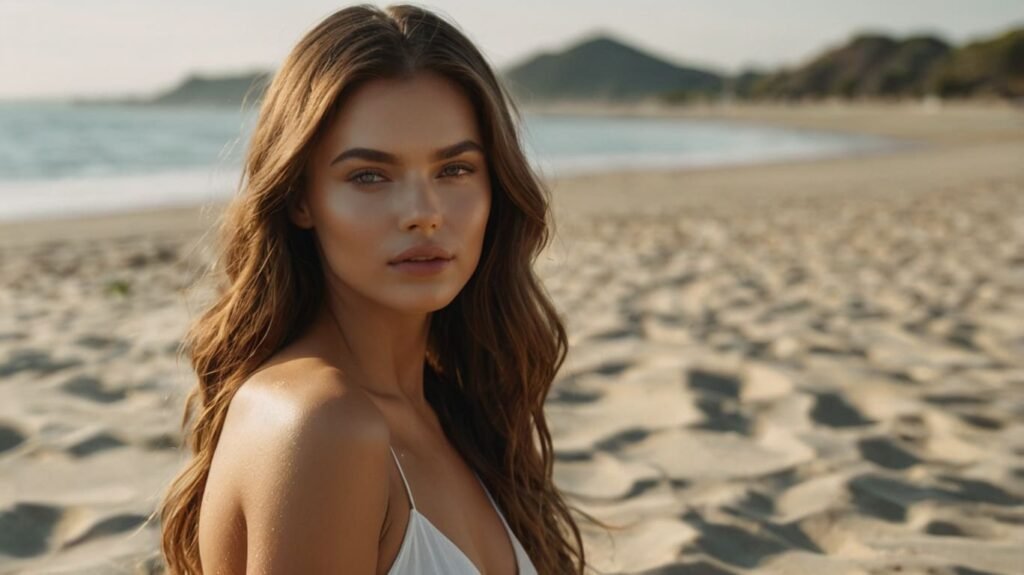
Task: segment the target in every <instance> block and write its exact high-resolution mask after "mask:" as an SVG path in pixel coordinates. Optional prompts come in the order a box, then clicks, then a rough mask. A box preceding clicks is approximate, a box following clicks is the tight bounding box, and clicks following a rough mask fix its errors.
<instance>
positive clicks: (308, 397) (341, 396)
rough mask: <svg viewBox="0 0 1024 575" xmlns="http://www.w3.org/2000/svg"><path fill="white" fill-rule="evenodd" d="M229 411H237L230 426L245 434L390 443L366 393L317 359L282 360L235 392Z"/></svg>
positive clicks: (376, 411) (248, 380) (378, 413)
mask: <svg viewBox="0 0 1024 575" xmlns="http://www.w3.org/2000/svg"><path fill="white" fill-rule="evenodd" d="M229 411H236V412H237V416H236V418H235V419H236V421H234V422H232V423H235V424H237V427H239V428H242V429H246V430H247V431H248V432H253V431H257V429H258V431H257V433H260V434H265V433H272V434H286V435H289V436H291V437H292V438H293V439H297V438H307V439H310V440H313V439H317V437H316V436H317V435H324V437H322V439H323V440H346V439H349V440H355V439H360V440H376V441H378V442H380V443H382V444H383V445H388V444H389V440H390V437H389V435H390V434H389V431H388V425H387V422H386V420H385V418H384V416H383V414H382V413H381V412H380V410H379V409H378V408H377V406H376V404H374V402H373V401H372V400H371V399H370V397H369V396H368V395H367V394H366V392H364V391H363V390H362V389H361V388H360V387H359V386H358V385H354V384H353V383H352V382H350V381H347V379H346V377H345V376H344V375H343V374H342V373H341V371H340V370H338V369H337V368H335V367H333V366H331V365H329V364H328V363H326V362H324V361H323V360H321V359H319V358H316V357H299V358H291V359H285V360H283V361H278V362H275V363H273V364H270V365H268V366H267V367H264V368H263V369H260V370H258V371H257V372H256V373H254V374H253V375H252V376H250V377H249V378H248V379H247V380H246V381H245V382H244V383H243V384H242V385H241V387H240V388H239V389H238V391H237V392H236V394H235V397H234V398H233V399H232V406H231V408H230V410H229ZM228 418H229V419H230V418H231V414H230V413H229V416H228ZM227 425H228V422H227V421H225V427H227Z"/></svg>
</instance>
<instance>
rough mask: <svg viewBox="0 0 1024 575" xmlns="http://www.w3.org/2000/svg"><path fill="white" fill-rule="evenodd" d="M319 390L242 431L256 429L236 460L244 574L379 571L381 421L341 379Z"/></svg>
mask: <svg viewBox="0 0 1024 575" xmlns="http://www.w3.org/2000/svg"><path fill="white" fill-rule="evenodd" d="M314 389H316V387H314ZM319 389H321V390H328V391H325V392H315V393H304V394H303V399H300V400H289V401H288V403H289V404H290V405H288V406H287V407H285V408H283V409H282V408H281V406H280V405H278V406H277V407H274V408H272V409H271V411H270V412H268V413H265V414H263V417H262V420H260V419H257V420H256V421H257V423H256V425H255V426H247V427H248V428H249V429H256V430H257V431H256V432H254V433H253V437H251V438H250V439H251V441H247V443H248V444H249V445H250V446H251V450H250V451H249V453H250V454H251V456H250V460H249V461H248V462H243V463H242V465H244V466H245V467H246V468H247V471H246V473H245V474H244V477H243V479H242V484H243V485H244V486H245V487H244V488H243V494H242V507H243V510H244V513H245V519H246V524H247V527H248V529H247V548H248V553H247V555H248V557H247V562H246V573H247V575H283V574H292V573H303V574H309V575H319V574H323V575H328V574H329V575H338V574H341V573H345V574H353V575H362V574H366V575H372V574H373V573H375V571H376V565H377V547H378V544H379V536H380V533H381V527H382V525H383V522H384V514H385V509H386V506H387V498H388V464H389V462H390V461H389V458H390V455H389V453H388V449H389V445H390V435H389V432H388V427H387V423H386V422H385V420H384V418H383V416H382V415H381V414H380V412H379V411H378V410H377V408H376V406H375V405H374V404H373V402H372V401H371V400H370V399H369V398H367V397H366V396H365V395H364V394H363V393H361V392H360V391H358V390H355V389H352V388H349V389H347V390H346V389H345V388H344V387H342V385H341V382H335V383H334V385H333V386H331V385H325V386H321V387H320V388H319ZM257 411H258V410H257ZM257 417H259V416H258V415H257Z"/></svg>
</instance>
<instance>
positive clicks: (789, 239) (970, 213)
mask: <svg viewBox="0 0 1024 575" xmlns="http://www.w3.org/2000/svg"><path fill="white" fill-rule="evenodd" d="M552 111H560V110H557V109H552ZM576 111H578V112H580V113H617V114H648V115H665V114H667V115H673V116H684V117H691V118H695V119H715V120H726V121H735V122H753V123H760V124H767V125H776V126H785V127H791V128H800V129H814V130H827V131H837V132H849V133H860V134H871V135H882V136H887V137H893V138H898V139H900V140H901V141H903V142H904V143H905V144H906V145H905V146H903V147H901V148H900V149H898V150H891V151H887V152H885V153H872V154H860V155H856V156H850V157H842V158H829V159H819V160H813V161H810V160H808V161H798V162H787V163H776V164H763V165H749V166H741V167H719V168H713V169H700V170H689V171H668V170H664V171H657V170H644V171H636V172H619V173H615V174H602V175H588V176H577V177H572V178H564V179H560V180H554V181H552V182H551V187H552V190H553V196H554V198H555V217H556V222H557V223H556V226H557V227H556V234H555V237H554V240H553V242H552V245H551V246H550V247H549V249H548V250H547V251H546V252H545V253H544V254H543V255H542V257H541V258H540V260H539V261H538V270H539V272H540V274H541V276H542V277H543V278H544V281H545V284H546V286H547V287H548V289H549V291H550V293H551V295H552V297H553V298H554V300H555V303H556V305H557V306H558V308H559V309H560V310H561V311H562V313H563V314H564V318H565V320H566V323H567V326H568V328H569V333H570V343H571V351H570V355H569V358H568V361H567V362H566V364H565V366H564V368H563V370H562V372H561V373H560V375H559V377H558V379H557V381H556V383H555V386H554V388H553V390H552V393H551V395H550V397H549V401H548V415H549V421H550V424H551V427H552V433H553V436H554V442H555V448H556V451H557V456H558V461H557V463H556V466H555V479H556V482H557V483H558V485H559V486H560V487H561V488H562V489H564V490H565V491H566V492H567V493H568V494H570V499H571V503H573V504H574V505H576V506H578V507H579V508H581V509H583V510H585V511H587V512H588V513H592V514H594V515H595V516H597V517H599V518H601V519H602V520H604V521H607V522H610V523H614V524H616V525H618V526H620V528H618V529H617V530H614V531H612V532H610V533H607V532H605V531H603V530H601V529H599V528H595V527H591V526H588V525H586V524H585V523H583V524H582V527H583V528H584V531H585V534H586V538H587V546H588V547H587V550H588V554H589V557H590V563H591V566H592V569H593V572H594V573H608V574H619V573H643V574H648V575H653V574H659V575H682V574H698V575H699V574H708V575H724V574H740V573H769V574H771V573H777V574H783V573H785V574H809V575H811V574H833V573H835V574H851V575H853V574H857V575H882V574H897V573H898V574H901V575H906V574H921V575H924V574H929V575H978V574H1002V575H1011V574H1016V573H1021V572H1024V161H1022V159H1024V111H1022V110H1020V109H1016V110H1015V109H1011V108H1009V107H1003V106H995V105H993V106H967V105H956V106H951V105H944V106H938V105H935V104H907V105H889V106H883V105H856V106H844V105H828V104H826V105H819V106H813V107H807V106H804V107H791V106H753V107H751V106H747V107H731V106H730V107H704V108H688V109H685V110H679V111H676V110H665V109H660V108H652V109H641V110H607V109H602V110H599V109H593V110H576ZM219 208H220V207H219V206H203V207H193V208H174V209H164V210H158V211H150V212H140V213H132V214H118V215H110V216H102V217H91V218H80V219H73V220H48V221H36V222H19V223H6V224H2V225H0V278H3V281H2V282H0V308H2V309H3V310H4V313H2V314H0V574H13V573H18V574H28V573H90V574H100V573H104V574H106V573H162V572H163V571H162V569H161V568H160V558H159V555H158V553H157V551H156V550H157V545H158V533H159V529H158V526H157V525H156V524H155V522H150V523H148V524H147V523H146V519H147V517H148V516H149V514H150V513H151V512H152V510H153V509H154V506H155V503H156V501H157V500H158V498H159V497H160V495H161V493H162V491H163V489H164V487H165V486H166V485H167V483H168V482H169V481H170V479H171V478H172V477H173V475H174V473H175V472H176V470H177V469H178V468H179V467H180V465H181V464H182V462H183V461H184V460H185V455H186V454H185V453H183V452H182V448H181V445H180V441H179V438H180V434H179V426H180V417H181V408H182V402H183V400H184V396H185V393H186V392H187V390H188V389H189V388H190V387H191V386H192V383H193V382H192V379H191V374H190V370H189V366H188V365H187V363H186V362H185V361H180V362H179V361H178V359H177V356H176V353H177V348H178V345H179V341H180V338H181V335H182V334H183V333H184V330H185V327H186V325H187V323H188V322H189V320H190V319H192V318H194V317H195V316H196V315H197V314H198V313H199V311H200V310H201V309H202V306H203V304H204V303H205V301H206V300H207V298H208V296H209V293H210V291H209V290H210V286H208V285H206V284H199V285H196V286H194V287H192V286H193V283H194V282H195V281H196V279H197V278H199V277H200V276H201V274H202V273H203V270H204V266H206V265H207V263H208V262H209V261H210V258H211V256H212V248H211V240H212V238H213V234H212V232H211V231H210V226H211V225H212V224H213V223H215V222H216V219H217V216H218V214H219Z"/></svg>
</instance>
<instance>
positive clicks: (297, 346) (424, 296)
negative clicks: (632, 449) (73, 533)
mask: <svg viewBox="0 0 1024 575" xmlns="http://www.w3.org/2000/svg"><path fill="white" fill-rule="evenodd" d="M510 112H512V113H515V115H516V117H517V118H518V111H517V110H516V109H515V107H514V104H513V103H512V101H511V100H510V99H509V97H508V95H507V94H506V93H505V92H504V91H503V88H502V87H501V85H500V84H499V82H498V80H497V79H496V78H495V75H494V73H493V72H492V70H491V68H490V67H489V65H488V64H487V63H486V61H485V60H484V58H483V57H482V56H481V54H480V52H479V51H478V50H477V49H476V48H475V47H474V46H473V44H472V43H471V42H470V41H469V40H468V39H466V37H465V36H464V35H463V34H462V33H460V32H459V31H458V29H457V28H456V27H455V26H454V25H452V24H450V23H448V22H446V21H445V20H443V19H441V18H439V17H437V16H436V15H434V14H432V13H431V12H429V11H427V10H425V9H422V8H419V7H415V6H409V5H400V6H391V7H389V8H387V9H383V10H382V9H378V8H376V7H373V6H369V5H359V6H353V7H349V8H346V9H343V10H340V11H338V12H337V13H335V14H333V15H331V16H329V17H328V18H327V19H325V20H324V21H323V22H321V23H320V24H319V25H318V26H316V27H315V28H314V29H313V30H312V31H310V32H309V33H308V34H307V35H306V36H305V37H304V38H302V40H301V41H300V42H299V43H298V45H297V46H296V47H295V48H294V50H293V51H292V53H291V54H290V55H289V56H288V58H287V59H286V61H285V63H284V65H283V66H282V67H281V69H280V70H279V71H278V72H277V74H276V75H275V77H274V79H273V81H272V83H271V84H270V86H269V87H268V89H267V92H266V94H265V95H264V99H263V102H262V105H261V110H260V115H259V120H258V124H257V126H256V128H255V131H254V134H253V136H252V141H251V144H250V149H249V152H248V156H247V158H246V163H245V171H244V178H243V181H242V186H241V193H240V194H239V195H238V196H237V197H236V198H235V200H234V201H233V203H232V204H231V206H230V207H229V210H228V212H227V215H226V219H225V221H224V224H223V227H222V246H221V249H222V252H221V258H220V264H219V266H221V267H222V269H223V272H224V273H225V275H226V278H225V281H224V283H223V286H222V288H221V290H220V293H219V295H218V297H217V299H216V301H215V302H214V303H213V305H212V306H211V307H210V308H209V309H208V310H207V311H206V313H205V314H203V315H202V317H201V318H199V319H198V321H196V322H195V323H194V325H193V326H192V327H191V329H190V331H189V333H188V335H187V337H186V340H185V344H186V345H185V347H186V348H187V349H188V352H189V354H190V357H191V361H192V365H193V367H194V369H195V371H196V374H197V376H198V385H197V386H196V387H195V388H194V389H193V390H192V392H191V394H190V396H189V401H188V406H187V407H186V410H185V417H184V423H183V424H184V426H185V427H186V429H187V434H188V443H189V445H190V448H191V450H192V452H193V454H194V456H193V458H192V460H191V461H190V463H189V464H188V466H187V467H186V468H185V469H184V470H183V471H182V473H181V474H180V475H179V476H178V477H177V478H176V479H175V481H174V482H173V483H172V485H171V487H170V489H169V490H168V492H167V494H166V496H165V499H164V501H163V502H162V505H161V507H160V508H159V509H158V511H159V512H160V515H161V518H162V523H163V527H162V528H163V534H162V551H163V553H164V556H165V558H166V560H167V564H168V567H169V569H170V571H171V572H172V573H200V572H205V573H218V574H220V573H223V574H229V573H238V574H241V573H275V574H276V573H303V574H318V573H325V574H326V573H333V574H341V573H349V574H370V573H395V574H405V573H446V574H451V575H459V574H463V573H465V574H472V573H478V572H479V573H495V574H509V573H520V574H530V573H535V572H539V573H544V574H566V573H582V572H583V566H584V553H583V546H582V541H581V538H580V532H579V529H578V528H577V526H576V525H575V523H574V520H573V518H572V516H571V515H570V511H569V508H568V506H567V504H566V503H565V501H564V500H563V498H562V496H561V495H560V494H559V492H558V491H557V489H556V488H555V486H554V484H553V482H552V465H553V452H552V447H551V437H550V434H549V432H548V428H547V424H546V420H545V416H544V411H543V406H544V400H545V397H546V396H547V393H548V390H549V388H550V385H551V383H552V380H553V378H554V376H555V373H556V372H557V370H558V368H559V366H560V365H561V364H562V361H563V360H564V357H565V353H566V335H565V329H564V327H563V325H562V323H561V322H560V320H559V317H558V315H557V314H556V311H555V309H554V308H553V306H552V304H551V302H550V301H549V299H548V297H547V295H546V293H545V291H544V290H543V288H542V286H541V284H540V283H539V282H538V280H537V278H536V276H535V275H534V272H533V270H532V266H531V264H532V262H533V259H534V258H535V257H536V256H537V255H538V253H539V252H540V250H541V249H542V248H543V247H544V245H545V244H546V242H547V239H548V218H549V209H548V192H547V190H546V189H545V188H544V187H543V186H542V184H541V183H540V181H539V180H538V178H537V177H536V175H535V174H534V172H532V171H531V169H530V166H529V165H528V164H527V161H526V159H525V158H524V154H523V151H522V148H521V145H520V141H519V137H518V134H517V131H516V124H514V123H513V118H512V115H511V113H510ZM193 416H194V419H193ZM190 421H191V428H190V429H189V422H190Z"/></svg>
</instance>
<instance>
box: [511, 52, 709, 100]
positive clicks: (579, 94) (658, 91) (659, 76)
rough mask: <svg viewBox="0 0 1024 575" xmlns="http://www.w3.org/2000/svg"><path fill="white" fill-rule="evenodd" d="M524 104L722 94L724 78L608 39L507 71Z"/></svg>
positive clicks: (534, 59)
mask: <svg viewBox="0 0 1024 575" xmlns="http://www.w3.org/2000/svg"><path fill="white" fill-rule="evenodd" d="M502 75H503V76H504V79H505V82H506V84H507V85H508V87H509V89H510V90H511V91H512V93H513V94H514V95H515V96H516V97H517V99H519V100H522V101H524V102H531V103H532V102H551V101H595V100H596V101H608V102H628V101H637V100H642V99H646V98H655V97H658V96H660V95H662V94H665V93H670V92H680V91H685V92H692V93H717V92H719V91H720V90H721V88H722V78H721V76H719V75H717V74H715V73H713V72H709V71H705V70H700V69H696V68H687V67H682V66H678V65H675V64H672V63H670V62H667V61H665V60H662V59H660V58H657V57H655V56H652V55H650V54H647V53H645V52H643V51H641V50H638V49H636V48H633V47H631V46H627V45H626V44H624V43H622V42H620V41H618V40H615V39H613V38H611V37H608V36H605V35H597V36H592V37H590V38H589V39H585V40H583V41H581V42H580V43H578V44H576V45H574V46H571V47H569V48H567V49H566V50H564V51H561V52H557V53H551V52H545V53H541V54H538V55H536V56H533V57H531V58H529V59H527V60H526V61H524V62H522V63H520V64H517V65H514V66H511V67H509V68H507V69H505V70H503V72H502Z"/></svg>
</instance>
